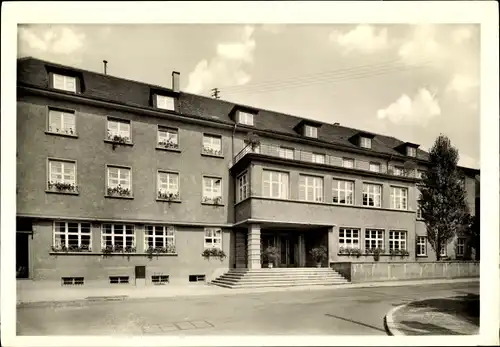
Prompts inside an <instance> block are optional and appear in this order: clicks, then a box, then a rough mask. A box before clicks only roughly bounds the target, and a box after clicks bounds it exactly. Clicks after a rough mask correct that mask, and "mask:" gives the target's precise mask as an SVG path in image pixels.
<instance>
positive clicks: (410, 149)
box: [406, 146, 417, 158]
mask: <svg viewBox="0 0 500 347" xmlns="http://www.w3.org/2000/svg"><path fill="white" fill-rule="evenodd" d="M406 155H407V156H408V157H412V158H416V157H417V149H416V148H415V147H411V146H407V147H406Z"/></svg>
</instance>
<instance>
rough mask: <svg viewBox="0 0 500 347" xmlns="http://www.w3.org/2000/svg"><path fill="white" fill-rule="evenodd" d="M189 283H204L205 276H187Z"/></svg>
mask: <svg viewBox="0 0 500 347" xmlns="http://www.w3.org/2000/svg"><path fill="white" fill-rule="evenodd" d="M189 282H205V275H189Z"/></svg>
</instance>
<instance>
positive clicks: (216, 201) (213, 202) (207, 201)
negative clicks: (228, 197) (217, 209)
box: [202, 196, 222, 205]
mask: <svg viewBox="0 0 500 347" xmlns="http://www.w3.org/2000/svg"><path fill="white" fill-rule="evenodd" d="M202 202H203V203H204V204H211V205H222V197H221V196H216V197H212V198H211V197H208V196H204V197H203V199H202Z"/></svg>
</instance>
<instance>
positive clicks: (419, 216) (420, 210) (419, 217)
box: [417, 189, 422, 219]
mask: <svg viewBox="0 0 500 347" xmlns="http://www.w3.org/2000/svg"><path fill="white" fill-rule="evenodd" d="M420 199H422V193H421V192H420V190H418V189H417V219H422V209H421V208H420Z"/></svg>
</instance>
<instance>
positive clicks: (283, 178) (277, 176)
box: [262, 170, 288, 199]
mask: <svg viewBox="0 0 500 347" xmlns="http://www.w3.org/2000/svg"><path fill="white" fill-rule="evenodd" d="M262 190H263V191H262V195H263V196H265V197H266V198H276V199H288V173H286V172H279V171H269V170H263V171H262Z"/></svg>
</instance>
